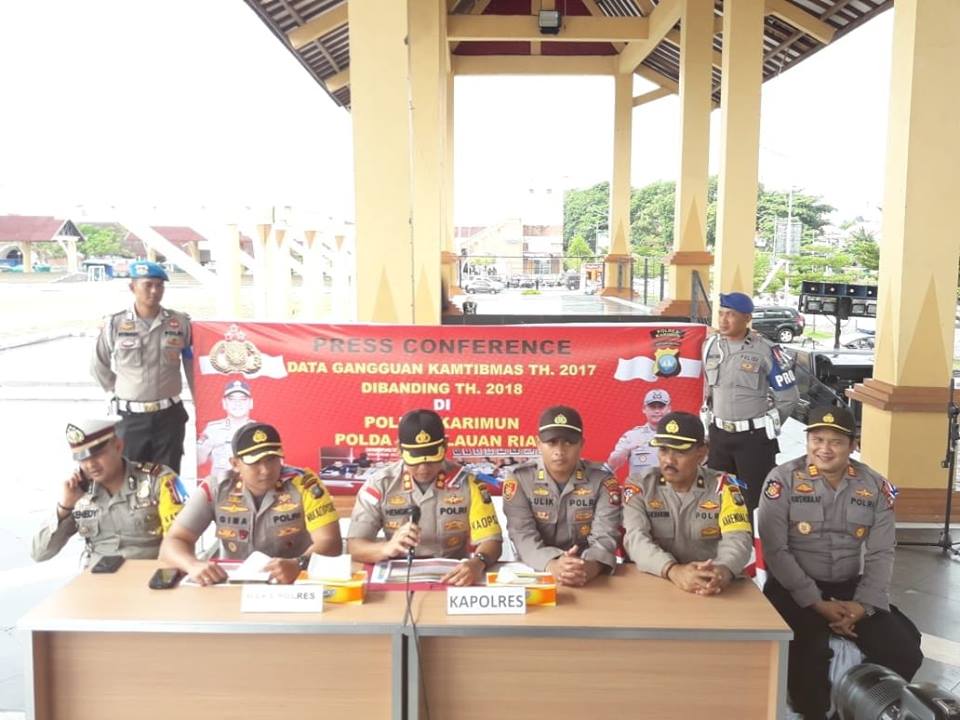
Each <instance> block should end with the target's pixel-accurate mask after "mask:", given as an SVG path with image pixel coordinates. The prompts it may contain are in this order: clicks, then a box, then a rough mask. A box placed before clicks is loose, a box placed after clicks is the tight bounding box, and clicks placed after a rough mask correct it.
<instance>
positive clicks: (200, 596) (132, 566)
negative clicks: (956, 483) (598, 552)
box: [21, 560, 791, 720]
mask: <svg viewBox="0 0 960 720" xmlns="http://www.w3.org/2000/svg"><path fill="white" fill-rule="evenodd" d="M159 565H160V563H158V562H157V561H151V560H128V561H127V562H126V563H124V565H123V566H122V567H121V568H120V570H119V571H118V572H117V573H115V574H113V575H92V574H90V573H88V572H85V573H83V574H81V575H80V576H78V577H77V578H76V579H74V580H73V581H72V582H70V583H69V584H68V585H67V586H65V587H64V588H62V589H60V590H59V591H58V592H57V593H55V594H54V595H52V596H51V597H50V598H48V599H47V600H45V601H44V602H43V603H41V604H40V605H38V606H37V607H36V608H34V609H33V610H31V611H30V612H29V613H28V614H27V615H26V616H25V617H24V618H23V620H22V621H21V626H22V627H24V628H26V629H27V630H28V631H29V633H30V638H29V642H28V658H27V664H26V668H27V683H28V688H29V692H28V697H27V717H28V718H31V719H33V718H35V719H36V720H60V719H61V718H70V719H71V720H88V719H90V720H93V719H97V720H110V719H111V718H124V719H126V718H131V717H136V718H145V719H148V720H149V719H152V718H157V719H162V720H191V719H192V718H204V720H207V719H209V718H234V717H238V718H239V717H243V718H252V719H254V720H257V719H259V718H280V717H283V718H287V717H319V716H324V717H356V718H364V719H366V718H378V717H379V718H385V717H392V718H393V720H399V719H400V718H407V717H408V718H411V719H414V718H418V717H420V716H422V713H420V709H421V707H422V701H423V700H424V699H426V700H427V701H428V706H429V713H430V717H432V718H458V719H460V718H464V719H466V720H470V719H471V718H483V720H488V718H490V717H498V718H506V719H510V718H529V717H545V718H549V719H550V720H564V719H565V718H576V719H577V720H584V718H621V717H622V718H632V717H641V716H642V717H650V718H657V719H658V720H670V719H672V718H682V719H683V720H689V718H692V717H736V718H744V719H749V718H776V717H780V716H781V715H782V711H783V708H784V706H785V702H786V666H787V643H788V641H789V640H790V638H791V633H790V629H789V627H787V625H786V624H785V623H784V622H783V621H782V620H781V619H780V616H779V615H778V614H777V613H776V611H775V610H774V609H773V608H772V607H771V606H770V605H769V603H767V601H766V600H765V599H764V598H763V596H762V595H761V593H760V591H759V590H758V589H757V588H756V586H754V585H753V583H751V582H749V581H746V580H742V581H738V582H737V583H735V584H734V585H732V586H731V587H730V588H729V589H728V590H727V591H726V592H724V593H723V594H722V595H720V596H717V597H699V596H696V595H690V594H688V593H685V592H683V591H681V590H678V589H677V588H675V587H674V586H673V585H671V584H670V583H669V582H667V581H665V580H662V579H660V578H656V577H652V576H650V575H645V574H643V573H641V572H639V571H637V570H636V568H635V567H634V566H633V565H628V566H622V567H620V568H619V569H618V571H617V574H616V576H614V577H600V578H597V579H596V580H594V581H593V582H592V583H591V584H590V585H589V586H588V587H586V588H578V589H572V588H561V589H560V591H559V593H558V595H559V600H558V605H557V607H552V608H551V607H531V608H529V609H528V612H527V614H526V615H516V616H472V617H471V616H449V617H448V616H447V615H446V607H445V601H446V593H444V592H417V593H415V595H414V601H413V615H414V618H415V619H416V622H417V638H418V639H419V643H417V642H416V641H415V638H414V634H413V628H412V627H410V626H409V625H407V626H404V625H403V614H404V603H405V598H404V594H403V593H402V592H393V593H375V592H372V593H368V595H367V602H366V603H365V604H363V605H352V606H351V605H331V604H327V605H326V607H325V609H324V612H323V613H322V614H303V615H301V614H251V613H241V612H240V588H239V587H232V586H231V587H214V588H199V587H187V588H177V589H175V590H166V591H163V590H150V589H149V588H148V587H147V581H148V579H149V578H150V576H151V575H152V574H153V571H154V569H156V568H157V567H159ZM421 679H422V685H421ZM421 688H424V689H425V692H422V691H421Z"/></svg>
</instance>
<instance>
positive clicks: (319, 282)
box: [300, 230, 336, 322]
mask: <svg viewBox="0 0 960 720" xmlns="http://www.w3.org/2000/svg"><path fill="white" fill-rule="evenodd" d="M317 235H318V232H317V231H316V230H304V231H303V288H302V289H303V292H302V293H301V294H300V297H301V303H302V305H301V307H300V317H301V318H302V320H303V321H304V322H320V319H321V317H322V316H323V315H322V312H321V298H322V296H323V295H322V294H323V264H322V263H323V257H322V253H321V247H322V243H321V242H320V240H319V239H318V237H317ZM335 319H336V318H335Z"/></svg>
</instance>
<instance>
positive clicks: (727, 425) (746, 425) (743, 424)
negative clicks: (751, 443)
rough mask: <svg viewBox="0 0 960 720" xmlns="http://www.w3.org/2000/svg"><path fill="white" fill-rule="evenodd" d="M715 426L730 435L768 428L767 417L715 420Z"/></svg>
mask: <svg viewBox="0 0 960 720" xmlns="http://www.w3.org/2000/svg"><path fill="white" fill-rule="evenodd" d="M713 424H714V425H716V426H717V427H718V428H720V429H721V430H724V431H725V432H729V433H733V432H746V431H747V430H752V429H754V428H755V429H757V430H763V429H765V428H766V427H767V418H766V416H764V417H758V418H753V419H752V420H721V419H720V418H714V419H713Z"/></svg>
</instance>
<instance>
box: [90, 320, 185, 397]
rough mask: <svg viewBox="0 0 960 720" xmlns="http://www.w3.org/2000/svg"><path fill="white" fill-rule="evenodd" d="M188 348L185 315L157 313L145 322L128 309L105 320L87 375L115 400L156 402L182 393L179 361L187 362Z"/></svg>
mask: <svg viewBox="0 0 960 720" xmlns="http://www.w3.org/2000/svg"><path fill="white" fill-rule="evenodd" d="M192 343H193V338H192V334H191V330H190V316H189V315H187V314H186V313H181V312H177V311H175V310H167V309H166V308H161V309H160V312H159V313H157V316H156V317H155V318H153V320H152V321H150V322H147V321H145V320H143V319H142V318H140V317H138V316H137V314H136V312H135V311H134V310H133V309H132V308H131V309H129V310H124V311H122V312H118V313H116V314H114V315H111V316H109V317H107V318H106V320H105V321H104V325H103V327H102V328H101V330H100V336H99V337H98V338H97V345H96V348H95V351H94V354H93V359H92V362H91V366H90V369H91V372H92V373H93V376H94V378H96V380H97V382H98V383H100V387H102V388H103V389H104V390H106V391H107V392H111V393H113V394H115V395H116V396H117V397H118V398H120V399H121V400H135V401H138V402H150V401H153V400H162V399H164V398H169V397H173V396H174V395H179V394H180V391H181V390H182V389H183V384H182V381H181V379H180V358H181V356H182V357H183V358H184V359H186V360H187V361H189V360H190V359H192V357H193V353H192V350H191V345H192Z"/></svg>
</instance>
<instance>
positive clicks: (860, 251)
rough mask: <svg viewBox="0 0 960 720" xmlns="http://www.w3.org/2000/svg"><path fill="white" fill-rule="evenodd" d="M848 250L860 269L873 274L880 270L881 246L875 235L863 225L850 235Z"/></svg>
mask: <svg viewBox="0 0 960 720" xmlns="http://www.w3.org/2000/svg"><path fill="white" fill-rule="evenodd" d="M848 249H849V251H850V254H851V255H852V256H853V259H854V260H856V262H857V264H858V265H859V266H860V267H862V268H864V269H865V270H871V271H873V272H876V271H877V270H879V269H880V246H879V245H878V244H877V239H876V238H875V237H874V236H873V233H872V232H870V231H869V230H867V229H866V228H864V227H863V226H862V225H861V226H860V227H858V228H857V229H856V230H854V231H853V232H852V233H850V245H849V247H848Z"/></svg>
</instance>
